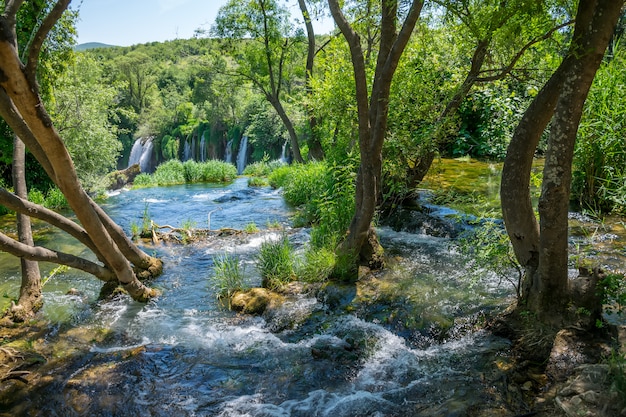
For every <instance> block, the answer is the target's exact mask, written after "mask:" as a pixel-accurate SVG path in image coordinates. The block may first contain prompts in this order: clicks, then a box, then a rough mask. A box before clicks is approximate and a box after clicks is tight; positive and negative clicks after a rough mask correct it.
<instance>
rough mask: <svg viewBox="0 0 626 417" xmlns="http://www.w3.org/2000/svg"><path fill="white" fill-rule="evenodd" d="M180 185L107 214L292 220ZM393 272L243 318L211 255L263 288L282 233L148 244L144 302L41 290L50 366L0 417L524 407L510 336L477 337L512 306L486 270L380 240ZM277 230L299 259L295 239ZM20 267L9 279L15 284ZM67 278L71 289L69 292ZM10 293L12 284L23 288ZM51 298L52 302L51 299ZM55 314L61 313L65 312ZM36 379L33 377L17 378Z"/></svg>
mask: <svg viewBox="0 0 626 417" xmlns="http://www.w3.org/2000/svg"><path fill="white" fill-rule="evenodd" d="M246 189H247V187H246V182H245V179H239V180H237V181H236V182H235V183H233V184H231V185H229V186H226V187H212V186H202V185H195V186H178V187H167V188H156V189H143V190H134V191H131V192H122V193H120V194H119V195H117V196H115V197H113V198H111V199H110V200H109V201H108V202H107V204H106V205H105V208H106V210H107V211H108V212H109V213H110V214H111V215H112V217H113V218H114V219H115V220H116V221H118V222H119V223H120V224H121V225H122V226H123V227H124V228H125V229H126V230H130V225H131V222H137V221H140V220H141V215H142V213H143V211H144V208H145V205H146V203H148V204H149V209H150V213H151V216H152V218H153V220H154V221H155V222H157V223H159V224H171V225H174V226H178V225H180V224H181V222H183V221H185V220H188V219H191V220H194V221H197V224H198V227H203V225H202V224H201V222H203V221H204V219H206V217H207V213H208V212H209V211H213V210H215V209H217V208H218V207H219V208H221V210H220V211H215V212H214V217H213V218H212V219H211V221H212V226H211V227H212V229H217V228H220V227H233V228H240V229H242V228H244V227H245V226H246V225H247V224H249V223H255V224H256V225H258V226H259V228H261V229H264V227H263V226H264V225H266V224H267V223H280V224H283V225H287V224H288V222H289V216H290V214H291V213H290V209H289V207H287V206H286V205H285V203H284V201H283V199H282V197H281V195H280V193H279V192H277V191H274V190H270V189H255V190H254V191H253V192H250V191H242V190H246ZM379 232H380V235H381V240H382V241H383V244H384V246H385V247H386V248H387V254H388V258H389V264H390V268H388V269H387V270H385V271H382V272H379V273H375V274H368V275H367V276H365V277H364V278H363V279H362V280H360V281H359V283H357V284H356V285H355V286H342V285H324V286H312V287H310V288H308V289H307V290H306V291H303V292H301V293H297V294H292V295H290V296H289V297H288V298H287V302H285V303H284V304H283V305H282V306H280V307H279V308H276V309H273V310H272V311H270V312H266V313H265V314H264V315H263V316H261V317H252V316H245V315H239V314H236V313H234V312H232V311H229V310H228V309H226V308H225V307H224V306H223V305H221V304H220V302H219V301H218V300H217V299H216V297H215V291H214V283H213V282H212V280H213V275H212V267H213V257H214V256H217V255H221V254H223V253H224V252H229V253H232V254H235V255H237V256H239V258H240V259H241V261H242V262H243V264H244V265H245V266H246V279H247V280H248V283H249V284H250V285H258V284H259V283H260V277H259V276H258V273H257V272H256V270H255V269H254V256H255V254H256V252H257V251H258V248H259V247H260V245H261V244H262V243H263V242H264V241H266V240H268V239H276V238H278V237H280V232H276V231H273V230H269V229H267V230H263V231H262V232H260V233H258V234H254V235H248V236H246V237H245V238H242V239H239V240H232V239H231V240H224V241H219V243H218V241H211V242H198V243H194V244H191V245H185V246H178V245H161V246H154V247H152V246H149V247H146V248H145V249H146V250H148V251H149V252H155V253H156V254H157V255H158V256H160V257H161V258H162V259H163V260H164V263H165V273H164V274H163V275H162V276H160V277H158V278H157V279H155V280H154V281H153V282H152V285H154V286H156V287H158V288H161V289H162V290H163V293H162V295H161V296H160V297H159V298H158V299H156V300H153V301H152V302H150V303H147V304H140V303H136V302H134V301H132V300H131V299H130V298H128V297H126V296H118V297H116V298H114V299H112V300H108V301H106V302H104V301H97V300H96V297H97V291H96V287H97V283H95V284H94V283H93V281H95V280H93V279H91V278H89V277H84V276H82V275H81V274H77V273H70V272H64V273H62V274H61V275H60V276H59V277H57V278H55V282H57V283H58V285H61V283H65V285H66V286H68V287H69V286H72V287H74V288H76V289H77V292H73V293H72V294H73V295H67V294H65V293H63V290H62V288H61V287H59V288H54V289H52V287H50V288H47V289H46V295H45V297H46V310H45V311H44V315H45V316H46V318H47V319H49V320H51V321H52V322H53V323H56V324H54V325H53V326H51V327H48V328H46V329H45V330H44V331H42V332H40V333H38V334H37V336H36V337H35V338H33V339H32V340H31V341H30V342H28V343H30V344H31V348H34V349H35V350H36V351H38V352H40V353H41V355H43V357H45V364H44V365H41V366H40V367H38V368H37V369H36V370H35V369H34V368H33V372H32V374H30V376H29V379H28V384H24V383H23V382H21V381H18V380H8V381H4V382H2V383H1V385H0V387H1V388H2V393H1V394H0V416H22V415H24V416H26V415H27V416H136V415H152V416H172V415H177V416H307V417H308V416H333V417H342V416H346V417H347V416H407V417H408V416H433V415H442V416H443V415H446V416H452V415H458V416H462V415H484V416H491V415H502V416H505V415H511V414H513V413H519V412H527V411H528V409H527V402H526V401H527V400H528V398H527V397H525V395H524V393H523V392H521V391H520V390H519V389H518V390H511V386H510V385H509V384H508V383H507V381H506V376H505V371H506V369H507V366H508V365H507V364H508V363H509V351H508V349H509V342H508V341H507V340H506V339H502V338H498V337H495V336H493V335H491V334H490V333H489V332H486V331H484V330H481V327H482V326H481V325H482V323H483V322H484V320H485V318H486V317H488V316H489V315H490V314H493V313H495V312H498V311H501V309H502V308H504V307H506V306H507V305H508V303H509V302H510V301H511V297H512V294H513V291H512V288H510V286H509V285H508V284H507V283H505V282H501V280H500V279H499V278H498V277H497V276H495V275H494V274H491V273H489V272H488V271H485V272H484V274H482V277H481V278H480V279H476V278H471V279H470V278H468V277H469V274H468V273H467V271H466V265H467V262H468V260H467V259H464V258H463V257H462V256H461V255H460V254H459V253H458V252H457V251H456V250H455V247H454V239H453V238H451V237H448V236H445V235H441V236H439V237H434V236H429V235H426V234H422V233H408V232H394V231H393V230H391V229H390V228H385V227H383V228H381V229H380V230H379ZM285 233H287V234H288V235H289V237H290V239H291V240H292V242H293V243H294V246H296V248H297V249H301V248H302V247H303V246H304V245H305V244H306V240H307V238H308V232H307V230H305V229H302V230H291V229H289V228H288V227H287V228H286V231H285ZM16 273H17V272H16V271H14V270H13V269H12V267H9V268H7V270H3V272H2V274H3V277H6V276H9V279H8V280H9V281H10V280H11V279H13V278H10V277H11V276H13V275H14V274H16ZM68 282H69V284H68ZM18 285H19V284H18ZM55 297H57V298H56V299H55ZM55 310H60V311H63V313H62V314H60V313H55ZM25 369H30V368H25Z"/></svg>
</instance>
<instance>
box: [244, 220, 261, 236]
mask: <svg viewBox="0 0 626 417" xmlns="http://www.w3.org/2000/svg"><path fill="white" fill-rule="evenodd" d="M243 231H244V232H246V233H249V234H252V233H258V232H259V228H258V227H257V225H256V223H254V222H252V223H248V224H246V227H244V228H243Z"/></svg>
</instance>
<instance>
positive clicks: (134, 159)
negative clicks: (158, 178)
mask: <svg viewBox="0 0 626 417" xmlns="http://www.w3.org/2000/svg"><path fill="white" fill-rule="evenodd" d="M142 139H143V138H139V139H137V140H136V141H135V143H133V148H132V149H131V150H130V156H129V157H128V166H129V167H131V166H133V165H135V164H138V163H139V159H141V153H142V152H143V145H142V144H141V140H142Z"/></svg>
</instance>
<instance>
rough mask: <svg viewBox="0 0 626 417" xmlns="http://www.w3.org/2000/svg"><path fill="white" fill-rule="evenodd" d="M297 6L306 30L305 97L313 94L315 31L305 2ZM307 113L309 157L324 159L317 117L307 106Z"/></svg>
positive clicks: (301, 1)
mask: <svg viewBox="0 0 626 417" xmlns="http://www.w3.org/2000/svg"><path fill="white" fill-rule="evenodd" d="M298 6H300V12H301V13H302V18H303V19H304V26H305V28H306V35H307V56H306V76H305V77H306V78H305V82H306V91H307V95H308V96H311V94H313V89H312V88H311V77H312V76H313V65H314V63H315V54H316V53H317V41H316V39H315V30H314V29H313V21H312V20H311V14H310V13H309V8H308V7H307V2H306V0H298ZM307 110H308V112H309V131H310V132H309V134H310V135H311V136H310V139H309V156H310V157H311V158H313V159H318V160H320V159H324V149H323V148H322V143H321V141H320V138H319V134H318V132H317V116H316V115H315V113H314V112H313V111H312V109H311V107H310V106H307Z"/></svg>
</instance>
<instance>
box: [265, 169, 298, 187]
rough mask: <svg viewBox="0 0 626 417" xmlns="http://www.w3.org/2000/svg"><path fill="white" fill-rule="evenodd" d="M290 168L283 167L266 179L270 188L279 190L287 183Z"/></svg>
mask: <svg viewBox="0 0 626 417" xmlns="http://www.w3.org/2000/svg"><path fill="white" fill-rule="evenodd" d="M291 169H292V168H291V166H289V165H283V166H280V167H278V168H276V169H275V170H273V171H272V173H271V174H270V175H269V177H268V179H269V182H270V185H271V186H272V188H280V187H282V186H283V185H285V183H286V182H287V178H288V177H289V173H290V172H291Z"/></svg>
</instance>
